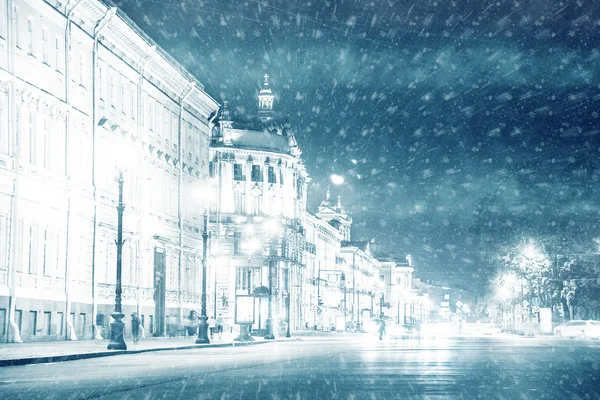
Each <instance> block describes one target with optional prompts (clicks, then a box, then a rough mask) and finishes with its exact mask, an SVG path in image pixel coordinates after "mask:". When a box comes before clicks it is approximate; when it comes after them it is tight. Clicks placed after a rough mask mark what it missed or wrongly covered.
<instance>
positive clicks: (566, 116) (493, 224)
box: [117, 0, 600, 288]
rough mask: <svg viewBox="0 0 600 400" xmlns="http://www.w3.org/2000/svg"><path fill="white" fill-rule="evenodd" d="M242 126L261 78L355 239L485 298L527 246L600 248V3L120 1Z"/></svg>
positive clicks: (318, 185)
mask: <svg viewBox="0 0 600 400" xmlns="http://www.w3.org/2000/svg"><path fill="white" fill-rule="evenodd" d="M117 4H118V5H119V6H120V8H121V9H122V10H123V11H124V12H125V13H127V14H128V15H129V17H131V18H132V19H133V20H134V21H135V22H136V23H137V24H138V25H139V26H140V27H141V28H142V29H144V30H145V31H146V32H147V33H148V34H149V35H150V36H151V37H153V38H154V39H155V40H156V42H157V43H158V44H159V45H160V46H162V47H163V48H164V49H165V50H166V51H168V52H169V53H170V54H171V55H172V56H174V57H175V58H176V59H177V60H178V61H179V62H181V63H182V64H183V65H184V66H185V67H186V68H187V69H188V70H189V71H190V72H191V73H192V74H194V75H195V76H196V77H197V78H198V79H199V80H200V82H202V83H203V84H204V85H205V87H206V90H207V92H208V93H209V94H210V95H211V96H212V97H214V98H215V99H217V100H218V101H220V102H222V101H223V100H228V101H229V102H230V104H231V106H232V108H233V110H234V111H235V112H236V113H237V114H238V115H248V114H253V113H255V112H256V108H257V105H256V104H257V102H256V94H257V92H258V90H259V88H260V84H261V82H262V75H263V74H265V73H268V74H269V75H270V76H271V79H270V80H271V83H272V87H273V89H274V90H275V91H276V92H277V95H278V97H277V103H276V108H277V110H278V111H285V112H287V113H289V116H290V120H291V123H292V126H293V127H294V129H295V131H296V132H297V133H296V134H297V139H298V142H299V144H300V146H301V148H302V150H303V158H304V160H305V162H306V165H307V168H308V171H309V173H310V175H311V177H312V179H313V180H312V182H311V184H310V189H309V209H311V210H312V211H315V210H316V207H317V205H318V204H319V202H320V201H321V200H322V199H323V197H324V195H325V189H326V186H327V184H328V183H329V181H328V176H329V174H331V173H337V174H341V175H344V176H345V178H346V184H345V185H344V186H342V187H335V188H332V192H333V195H334V196H337V195H338V194H339V195H341V196H342V203H343V204H344V206H345V207H346V209H347V210H348V211H349V212H350V213H351V214H352V216H353V218H354V221H355V222H354V226H353V239H355V240H358V239H371V238H373V237H375V240H376V242H377V243H378V248H379V249H380V250H381V251H385V252H387V253H391V254H395V255H397V256H399V257H402V258H403V257H404V255H405V254H407V253H410V254H411V255H412V256H413V260H414V262H415V266H416V269H417V275H420V276H423V277H427V278H434V279H437V280H439V281H441V282H450V283H460V284H462V285H463V286H469V287H472V288H476V287H478V285H480V284H481V283H482V282H485V280H486V279H487V277H488V276H489V275H490V274H491V273H492V272H493V269H492V266H491V265H490V262H489V258H490V257H489V255H494V254H496V253H497V252H499V251H500V250H499V249H500V247H501V246H503V245H511V244H514V243H516V242H517V241H518V240H521V239H522V238H524V237H533V238H544V237H548V236H549V235H550V236H557V235H558V236H564V237H569V238H575V239H576V240H577V241H578V242H579V243H580V244H581V245H583V246H584V247H585V246H589V247H592V246H593V245H594V244H593V241H592V239H593V238H594V237H598V236H600V230H599V229H598V220H599V217H600V212H599V210H600V208H599V201H600V196H599V194H600V189H599V184H598V180H599V177H600V134H599V133H600V118H599V113H600V107H599V105H600V1H584V0H582V1H559V0H551V1H504V0H500V1H498V0H495V1H488V0H456V1H451V0H437V1H413V2H409V1H381V0H373V1H323V0H315V1H313V2H310V1H302V2H300V1H284V0H281V1H268V2H262V1H247V2H243V1H211V0H208V1H198V0H193V1H192V0H183V1H173V0H167V1H162V0H157V1H146V0H140V1H129V0H127V1H122V2H118V3H117Z"/></svg>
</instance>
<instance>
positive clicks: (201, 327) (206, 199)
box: [196, 181, 215, 344]
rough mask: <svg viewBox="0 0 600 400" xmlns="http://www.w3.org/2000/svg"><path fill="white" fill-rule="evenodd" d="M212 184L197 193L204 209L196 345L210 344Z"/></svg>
mask: <svg viewBox="0 0 600 400" xmlns="http://www.w3.org/2000/svg"><path fill="white" fill-rule="evenodd" d="M213 189H214V182H213V181H209V182H208V184H207V185H205V186H202V187H201V190H200V191H199V192H198V194H199V196H198V197H199V198H200V202H201V204H202V206H203V208H204V215H203V229H202V289H201V290H202V297H201V300H200V304H201V309H200V324H198V337H197V338H196V344H205V343H210V340H209V339H208V323H207V322H206V321H207V320H208V317H207V316H206V314H207V312H206V262H207V258H208V209H209V207H210V204H212V203H211V202H212V200H213V199H214V194H215V192H214V190H213Z"/></svg>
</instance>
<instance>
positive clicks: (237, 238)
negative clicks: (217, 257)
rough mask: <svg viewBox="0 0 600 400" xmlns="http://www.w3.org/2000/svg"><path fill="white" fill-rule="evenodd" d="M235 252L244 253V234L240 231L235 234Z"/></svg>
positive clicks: (237, 253) (236, 253)
mask: <svg viewBox="0 0 600 400" xmlns="http://www.w3.org/2000/svg"><path fill="white" fill-rule="evenodd" d="M233 254H235V255H239V254H242V235H241V234H240V232H235V233H234V234H233Z"/></svg>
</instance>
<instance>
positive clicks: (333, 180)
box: [330, 174, 344, 186]
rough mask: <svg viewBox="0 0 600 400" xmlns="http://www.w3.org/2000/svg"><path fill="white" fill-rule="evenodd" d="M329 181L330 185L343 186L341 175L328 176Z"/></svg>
mask: <svg viewBox="0 0 600 400" xmlns="http://www.w3.org/2000/svg"><path fill="white" fill-rule="evenodd" d="M330 179H331V183H333V184H334V185H338V186H339V185H343V184H344V177H343V176H341V175H337V174H332V175H331V176H330Z"/></svg>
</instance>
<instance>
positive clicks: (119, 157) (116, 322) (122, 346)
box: [108, 140, 345, 350]
mask: <svg viewBox="0 0 600 400" xmlns="http://www.w3.org/2000/svg"><path fill="white" fill-rule="evenodd" d="M121 142H122V143H118V144H117V146H116V147H115V148H114V150H115V151H116V163H115V164H116V165H115V166H116V169H117V177H116V181H117V183H118V204H117V207H116V208H117V240H116V246H117V271H116V275H117V276H116V285H115V311H114V312H113V313H112V314H111V316H112V317H113V322H112V323H111V324H110V342H109V344H108V349H109V350H126V349H127V345H126V343H125V339H124V333H125V323H124V322H123V318H124V317H125V315H124V314H123V310H122V301H121V294H122V287H121V281H122V254H123V243H124V242H123V212H124V210H125V204H124V203H123V184H124V177H123V176H124V174H125V171H126V161H125V160H126V159H127V158H128V157H129V155H128V154H127V150H128V148H127V146H126V144H125V141H124V140H122V141H121ZM330 178H331V181H332V183H334V184H335V185H341V184H343V183H344V177H343V176H340V175H331V177H330ZM204 200H206V199H204ZM204 203H205V204H204V205H205V211H204V215H203V230H202V288H201V293H202V294H201V310H200V314H201V315H200V323H199V325H198V336H197V338H196V344H206V343H210V339H209V337H208V323H207V320H208V317H207V312H206V269H207V258H208V238H209V234H208V204H207V203H208V201H205V202H204ZM265 228H266V230H267V235H268V240H269V244H270V245H271V240H272V238H273V237H274V236H276V235H277V234H278V233H279V231H280V228H281V227H280V226H279V224H278V223H277V222H276V221H274V220H267V221H266V222H265ZM249 247H250V249H249V254H250V252H253V251H255V250H256V249H255V248H254V247H258V246H256V245H255V246H253V245H252V244H249ZM269 247H270V248H271V246H269ZM270 248H269V254H268V262H267V263H268V274H267V275H268V281H269V286H268V315H267V320H266V321H265V322H266V326H265V328H266V334H265V337H264V338H265V339H267V340H273V339H275V335H274V332H273V300H272V291H273V287H272V284H273V282H272V268H273V265H272V264H273V261H272V257H271V249H270ZM249 264H250V263H249ZM248 268H249V270H248V275H249V277H248V278H249V279H248V294H249V295H250V294H251V293H250V265H248ZM289 276H290V274H288V279H289ZM344 304H345V299H344ZM286 309H287V312H286V319H287V329H286V337H290V336H291V333H290V293H289V288H288V291H287V293H286ZM242 329H244V330H245V332H242ZM248 330H249V327H248V326H247V325H243V326H241V328H240V337H239V338H240V339H241V340H251V336H250V335H249V332H248Z"/></svg>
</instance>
